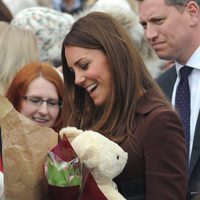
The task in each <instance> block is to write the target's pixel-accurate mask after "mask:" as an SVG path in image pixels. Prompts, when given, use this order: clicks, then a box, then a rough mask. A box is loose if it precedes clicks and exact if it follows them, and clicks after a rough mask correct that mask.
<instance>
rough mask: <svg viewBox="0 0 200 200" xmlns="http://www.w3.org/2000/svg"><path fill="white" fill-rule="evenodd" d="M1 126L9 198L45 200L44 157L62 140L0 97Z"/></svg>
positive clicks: (6, 189)
mask: <svg viewBox="0 0 200 200" xmlns="http://www.w3.org/2000/svg"><path fill="white" fill-rule="evenodd" d="M0 125H1V132H2V144H3V146H2V155H3V167H4V182H5V192H4V196H5V198H4V199H6V200H41V199H45V195H44V183H43V180H44V179H43V177H44V169H43V166H44V159H45V157H46V155H47V152H48V150H50V149H52V148H53V147H54V146H56V145H57V143H58V134H57V133H56V132H55V131H54V130H52V129H50V128H47V127H41V126H38V125H36V124H35V123H34V122H32V121H31V120H29V119H27V118H26V117H24V116H23V115H22V114H20V113H19V112H17V111H16V110H15V109H14V108H13V106H12V104H11V103H10V102H9V101H8V100H7V99H6V98H5V97H3V96H0Z"/></svg>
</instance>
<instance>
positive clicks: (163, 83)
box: [156, 66, 177, 102]
mask: <svg viewBox="0 0 200 200" xmlns="http://www.w3.org/2000/svg"><path fill="white" fill-rule="evenodd" d="M176 77H177V73H176V68H175V66H173V67H171V68H170V69H169V70H167V71H166V72H165V73H163V74H162V75H161V76H159V77H158V78H157V79H156V81H157V83H158V85H159V86H160V88H161V89H162V91H163V92H164V93H165V95H166V97H167V98H168V100H169V101H170V102H171V99H172V92H173V88H174V83H175V81H176Z"/></svg>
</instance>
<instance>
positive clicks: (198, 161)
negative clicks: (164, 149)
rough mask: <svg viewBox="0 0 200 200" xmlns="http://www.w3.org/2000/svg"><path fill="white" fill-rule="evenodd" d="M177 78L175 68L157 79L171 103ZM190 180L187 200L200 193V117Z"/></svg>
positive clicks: (196, 131) (190, 167)
mask: <svg viewBox="0 0 200 200" xmlns="http://www.w3.org/2000/svg"><path fill="white" fill-rule="evenodd" d="M176 78H177V73H176V68H175V66H173V67H172V68H170V69H169V70H168V71H166V72H165V73H164V74H162V75H161V76H160V77H159V78H158V79H157V82H158V84H159V85H160V87H161V88H162V90H163V92H164V93H165V94H166V96H167V98H168V99H169V100H170V101H171V98H172V92H173V88H174V83H175V81H176ZM188 179H189V180H188V192H187V200H192V199H193V198H194V196H195V194H197V192H198V193H199V192H200V115H199V116H198V119H197V123H196V128H195V135H194V143H193V148H192V154H191V160H190V166H189V177H188ZM199 195H200V194H199Z"/></svg>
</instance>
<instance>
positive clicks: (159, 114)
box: [115, 94, 187, 200]
mask: <svg viewBox="0 0 200 200" xmlns="http://www.w3.org/2000/svg"><path fill="white" fill-rule="evenodd" d="M151 96H152V94H151ZM136 111H137V113H136V117H135V121H134V130H133V135H132V136H131V137H130V138H129V139H127V140H126V142H125V143H124V144H123V145H122V147H123V148H124V150H125V151H127V152H128V162H127V165H126V167H125V169H124V170H123V172H122V173H121V174H120V175H119V176H118V177H117V178H116V179H115V181H116V182H117V185H118V187H119V191H120V192H121V193H122V194H123V195H124V196H125V198H126V199H128V200H142V199H145V200H158V199H162V200H185V198H186V190H187V175H186V174H187V164H186V147H185V137H184V132H183V128H182V125H181V122H180V119H179V117H178V116H177V114H176V113H175V112H174V111H173V110H172V109H171V108H169V107H168V106H166V105H162V104H161V103H159V102H156V100H155V101H154V100H150V99H149V98H147V97H142V98H141V99H140V101H139V103H138V106H137V110H136Z"/></svg>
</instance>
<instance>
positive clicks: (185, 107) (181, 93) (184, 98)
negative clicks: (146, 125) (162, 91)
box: [175, 66, 193, 158]
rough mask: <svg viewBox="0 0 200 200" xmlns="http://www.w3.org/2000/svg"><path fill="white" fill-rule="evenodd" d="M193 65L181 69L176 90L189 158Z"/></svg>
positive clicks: (177, 104)
mask: <svg viewBox="0 0 200 200" xmlns="http://www.w3.org/2000/svg"><path fill="white" fill-rule="evenodd" d="M192 69H193V68H192V67H188V66H184V67H182V68H181V69H180V72H179V73H180V82H179V84H178V86H177V90H176V99H175V107H176V109H177V110H178V112H179V115H180V118H181V121H182V124H183V127H184V129H185V136H186V146H187V151H188V152H187V153H188V158H189V147H190V87H189V82H188V76H189V74H190V73H191V71H192Z"/></svg>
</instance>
